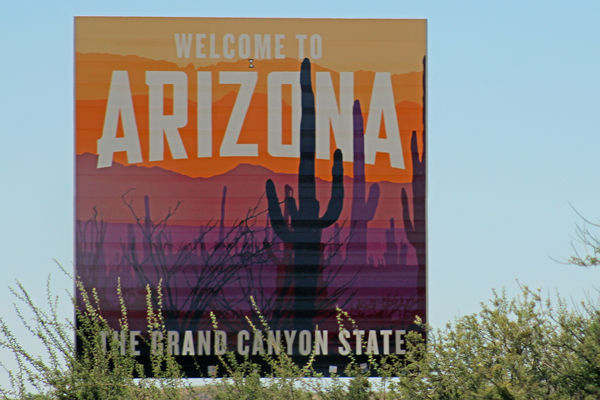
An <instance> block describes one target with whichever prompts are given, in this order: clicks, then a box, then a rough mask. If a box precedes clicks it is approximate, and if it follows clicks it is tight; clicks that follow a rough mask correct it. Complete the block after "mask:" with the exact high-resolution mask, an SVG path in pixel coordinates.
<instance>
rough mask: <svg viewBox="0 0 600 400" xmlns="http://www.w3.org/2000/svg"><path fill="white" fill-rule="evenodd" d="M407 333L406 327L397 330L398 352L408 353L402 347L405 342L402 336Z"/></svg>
mask: <svg viewBox="0 0 600 400" xmlns="http://www.w3.org/2000/svg"><path fill="white" fill-rule="evenodd" d="M405 334H406V331H405V330H404V329H402V330H400V331H396V354H406V350H404V349H403V348H402V345H403V344H404V340H403V339H402V336H404V335H405Z"/></svg>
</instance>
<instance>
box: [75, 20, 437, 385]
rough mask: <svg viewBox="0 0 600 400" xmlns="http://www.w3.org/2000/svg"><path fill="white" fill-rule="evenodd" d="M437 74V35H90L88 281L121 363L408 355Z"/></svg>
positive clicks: (207, 23) (82, 235)
mask: <svg viewBox="0 0 600 400" xmlns="http://www.w3.org/2000/svg"><path fill="white" fill-rule="evenodd" d="M425 57H426V21H424V20H385V19H383V20H339V19H237V18H235V19H234V18H231V19H229V18H108V17H79V18H76V20H75V143H76V144H75V150H76V155H75V158H76V191H75V192H76V199H75V200H76V201H75V203H76V211H75V213H76V216H75V219H76V222H75V229H76V267H75V268H76V273H77V275H79V276H80V277H81V279H82V280H83V283H84V284H85V285H86V287H88V288H91V287H95V288H97V289H98V291H99V294H100V301H101V308H102V310H103V313H104V315H105V316H106V317H107V319H108V320H109V323H111V326H112V327H113V328H114V329H116V330H117V333H116V335H117V336H118V338H119V340H120V342H121V343H123V346H125V345H126V344H128V345H129V346H130V348H131V350H132V351H133V352H134V354H136V355H139V356H140V357H142V358H143V357H147V356H148V354H150V352H152V351H159V347H160V348H162V349H164V351H169V352H171V354H174V355H175V356H176V357H177V359H178V361H179V362H180V363H181V365H182V366H183V367H184V368H185V370H186V373H187V374H188V376H197V375H198V373H204V374H206V371H207V369H210V368H212V370H213V371H214V366H215V365H217V364H218V360H217V355H218V354H222V353H224V352H225V351H233V352H234V353H236V354H239V355H249V356H256V357H260V355H262V354H276V353H278V352H281V351H285V352H287V353H288V354H290V355H292V356H293V357H295V358H296V359H297V360H298V362H300V363H302V362H303V361H306V360H307V359H308V355H309V353H310V352H311V351H312V350H313V348H314V349H315V350H316V354H317V358H316V365H317V369H319V370H323V371H326V370H328V369H329V368H330V366H331V365H334V366H340V367H341V368H342V370H343V367H344V366H345V364H347V360H346V359H345V358H344V356H346V355H348V354H350V353H352V354H354V355H357V356H359V358H360V357H365V356H366V355H368V354H375V355H385V354H403V353H404V347H403V346H404V339H403V338H404V335H405V334H406V333H407V332H408V331H409V330H411V329H413V328H414V325H413V321H414V319H415V317H416V316H417V315H418V316H420V317H421V318H422V319H424V320H426V317H427V307H426V294H427V292H426V287H427V286H426V271H427V265H426V184H425V183H426V168H425V167H426V163H425V154H426V152H425V151H426V147H425V145H426V141H425V131H426V129H425V122H426V102H425V99H426V85H425V82H426V76H425V71H426V61H425V60H426V58H425ZM118 282H120V285H121V287H122V293H123V297H124V300H125V303H126V305H127V308H128V315H129V317H130V321H129V326H130V332H129V333H128V334H127V337H126V335H124V332H121V334H120V333H119V329H120V328H119V324H118V319H119V317H120V305H119V299H118V296H117V290H116V288H117V284H118ZM147 288H149V289H150V290H151V292H152V293H153V295H154V296H153V302H154V306H156V307H158V306H159V304H158V303H157V301H158V300H157V298H158V293H159V292H160V293H162V296H163V297H162V298H163V300H162V304H161V306H162V309H163V314H164V317H165V323H166V330H165V331H164V332H163V331H161V332H158V331H157V332H148V328H147V327H146V325H147V323H146V309H147V306H146V290H147ZM336 307H339V308H342V309H343V310H344V311H347V312H348V313H349V314H350V316H351V317H352V318H353V319H354V320H355V321H356V323H357V326H354V327H353V326H351V325H348V326H346V327H340V326H339V325H338V322H337V319H336ZM255 309H259V310H260V311H261V313H262V314H263V315H264V316H265V317H266V319H267V320H268V322H269V327H268V329H266V328H265V327H262V326H259V325H257V326H258V327H259V330H253V329H252V328H251V327H250V325H249V324H248V322H247V318H250V320H251V321H257V316H256V312H255ZM211 311H212V312H213V313H214V314H215V315H216V317H217V320H218V322H219V327H218V328H217V329H215V328H214V327H213V325H212V322H211V319H210V312H211ZM104 340H106V338H104ZM159 344H160V346H159ZM163 345H164V346H163ZM161 346H162V347H161ZM196 364H197V365H200V367H201V369H206V370H201V371H197V370H196V368H195V365H196ZM209 367H210V368H209Z"/></svg>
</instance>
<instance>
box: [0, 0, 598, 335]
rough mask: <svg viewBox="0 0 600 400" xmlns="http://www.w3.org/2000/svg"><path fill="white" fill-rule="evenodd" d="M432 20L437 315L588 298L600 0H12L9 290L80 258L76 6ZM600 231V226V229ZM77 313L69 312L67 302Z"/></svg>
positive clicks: (6, 171) (112, 12)
mask: <svg viewBox="0 0 600 400" xmlns="http://www.w3.org/2000/svg"><path fill="white" fill-rule="evenodd" d="M77 15H93V16H104V15H105V16H121V15H122V16H187V17H195V16H198V17H200V16H211V17H307V18H312V17H327V18H338V17H339V18H426V19H427V20H428V61H429V66H428V68H429V71H428V74H429V82H428V84H429V86H428V95H429V104H428V105H429V110H428V113H429V132H428V141H429V149H428V151H429V154H428V156H429V165H428V167H429V171H428V173H429V175H428V179H429V209H428V210H429V221H428V229H429V260H428V261H429V310H430V317H431V318H430V322H431V323H432V324H433V325H434V326H436V327H442V326H443V325H444V323H445V322H446V321H448V320H450V319H452V318H453V317H454V316H455V315H458V314H460V315H464V314H467V313H472V312H475V311H477V310H478V309H479V303H480V302H482V301H485V300H487V299H489V298H490V297H491V291H492V288H498V289H501V288H502V287H506V289H507V291H508V292H509V294H516V293H517V292H518V284H517V281H516V280H518V281H519V282H520V283H522V284H526V285H529V286H531V287H536V288H537V287H539V288H542V289H543V290H545V291H550V292H551V293H554V290H555V289H557V290H559V291H560V293H561V294H562V295H563V296H565V297H567V298H571V297H572V298H573V299H575V300H577V299H581V298H583V297H584V293H585V291H590V290H592V289H593V287H594V285H596V286H598V285H600V268H598V269H581V268H578V267H573V266H565V265H561V264H558V263H557V262H555V261H553V260H552V259H550V257H554V258H557V259H563V258H566V257H568V256H569V255H571V254H572V253H573V250H572V248H571V241H572V236H573V235H574V232H575V224H576V223H577V222H578V221H579V218H578V216H577V215H576V213H575V212H574V211H573V209H572V208H571V206H570V205H569V203H571V204H572V205H573V207H575V208H576V209H577V210H578V211H579V212H580V213H581V214H582V215H584V216H586V217H588V218H590V219H593V220H595V219H596V217H600V179H599V174H600V157H599V154H600V112H599V111H598V110H599V108H600V79H599V76H600V24H598V17H599V16H600V3H599V2H597V1H574V2H568V3H567V2H558V1H553V2H549V1H512V0H511V1H461V0H454V1H447V0H441V1H405V0H395V1H378V0H370V1H366V2H358V1H353V0H347V1H322V0H321V1H315V0H303V1H298V2H292V1H271V0H264V1H261V2H248V1H219V2H216V1H215V2H205V1H198V0H196V1H176V2H166V1H161V2H158V1H148V0H144V1H112V0H105V1H96V2H82V1H59V2H43V1H39V0H38V1H26V0H24V1H19V2H16V1H13V2H5V3H3V5H2V13H0V55H1V56H0V130H1V132H0V154H1V156H0V187H1V191H0V210H2V211H1V213H2V224H1V229H0V251H1V253H0V254H2V259H1V261H0V272H1V276H2V278H3V279H2V281H0V299H1V300H2V308H1V310H2V311H1V315H8V317H7V319H8V321H9V322H11V321H14V318H13V317H12V316H10V315H9V314H10V313H9V312H8V311H7V310H8V309H9V308H10V307H9V306H10V303H11V302H12V301H11V300H10V293H9V291H8V288H7V286H8V285H9V284H11V283H12V282H14V280H15V279H19V280H21V281H22V282H23V283H24V284H25V285H26V286H27V287H28V288H29V289H30V291H31V292H32V293H33V294H34V298H35V299H38V300H43V293H42V289H43V285H44V282H45V279H46V277H47V275H48V274H49V273H53V276H55V277H56V283H57V286H56V287H57V292H59V291H60V290H62V288H63V287H64V288H66V287H69V282H68V280H67V279H65V278H64V277H61V276H60V273H59V272H58V269H57V268H56V267H55V266H54V263H53V261H52V259H53V258H55V259H57V260H58V261H59V262H60V263H62V264H63V265H65V266H66V267H68V268H71V266H72V262H73V173H74V171H73V148H74V145H73V137H74V133H73V17H74V16H77ZM598 232H599V233H600V230H599V231H598ZM63 312H64V315H65V317H67V316H69V315H70V309H69V307H68V306H65V307H63Z"/></svg>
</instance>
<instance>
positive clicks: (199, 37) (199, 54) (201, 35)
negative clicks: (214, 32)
mask: <svg viewBox="0 0 600 400" xmlns="http://www.w3.org/2000/svg"><path fill="white" fill-rule="evenodd" d="M202 39H206V34H205V33H196V58H206V54H204V53H203V52H202V49H203V48H204V43H202Z"/></svg>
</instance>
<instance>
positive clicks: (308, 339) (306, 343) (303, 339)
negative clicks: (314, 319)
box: [298, 330, 312, 356]
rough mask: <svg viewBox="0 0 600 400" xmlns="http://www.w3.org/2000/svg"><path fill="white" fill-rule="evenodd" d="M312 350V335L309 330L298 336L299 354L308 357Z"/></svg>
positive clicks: (301, 332)
mask: <svg viewBox="0 0 600 400" xmlns="http://www.w3.org/2000/svg"><path fill="white" fill-rule="evenodd" d="M311 350H312V334H311V333H310V331H309V330H303V331H300V334H299V335H298V352H299V353H300V355H303V356H307V355H309V354H310V352H311Z"/></svg>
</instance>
